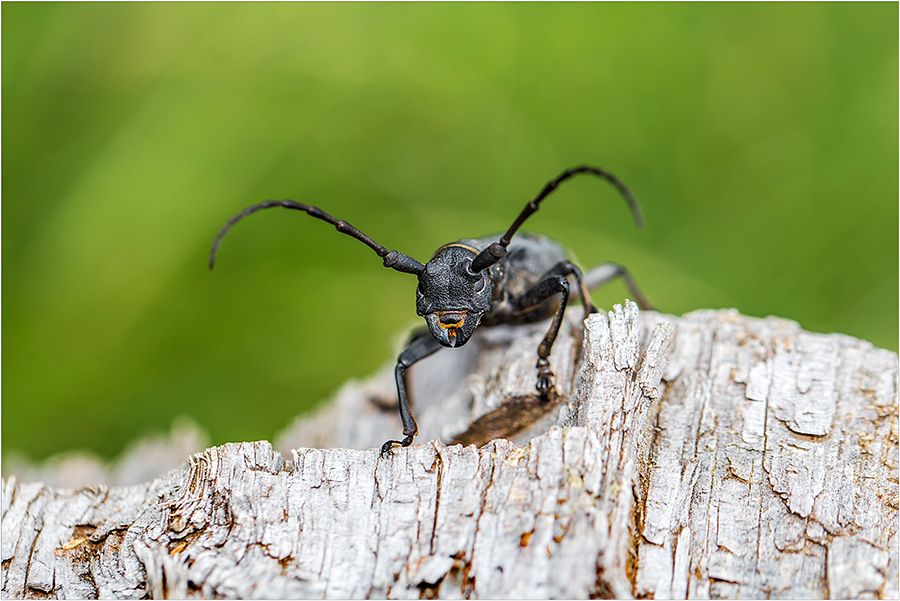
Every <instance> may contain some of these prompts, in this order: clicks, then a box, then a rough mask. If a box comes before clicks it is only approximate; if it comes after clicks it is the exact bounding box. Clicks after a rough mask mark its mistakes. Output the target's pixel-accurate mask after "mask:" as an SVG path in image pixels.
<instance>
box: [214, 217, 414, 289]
mask: <svg viewBox="0 0 900 601" xmlns="http://www.w3.org/2000/svg"><path fill="white" fill-rule="evenodd" d="M272 207H284V208H285V209H295V210H298V211H305V212H306V213H308V214H309V215H312V216H313V217H315V218H316V219H321V220H322V221H326V222H328V223H330V224H331V225H333V226H334V227H335V229H336V230H337V231H339V232H341V233H342V234H347V235H348V236H352V237H354V238H356V239H357V240H359V241H360V242H362V243H363V244H365V245H366V246H368V247H369V248H371V249H372V250H374V251H375V253H376V254H377V255H378V256H379V257H381V258H382V259H384V266H385V267H390V268H391V269H395V270H397V271H400V272H403V273H412V274H415V275H418V274H420V273H422V272H423V271H424V270H425V266H424V265H422V264H421V263H419V262H418V261H416V260H415V259H413V258H412V257H410V256H409V255H405V254H403V253H401V252H397V251H396V250H391V251H389V250H388V249H386V248H385V247H383V246H382V245H380V244H378V243H377V242H375V241H374V240H372V238H370V237H369V236H367V235H366V234H364V233H362V232H361V231H359V230H358V229H356V228H355V227H353V226H352V225H350V224H349V223H347V222H346V221H344V220H342V219H335V218H334V217H332V216H331V215H329V214H328V213H326V212H325V211H323V210H322V209H320V208H319V207H314V206H311V205H305V204H302V203H299V202H295V201H293V200H267V201H265V202H261V203H259V204H255V205H253V206H252V207H247V208H246V209H244V210H243V211H241V212H240V213H238V214H237V215H235V216H234V217H232V218H231V219H229V220H228V223H226V224H225V225H224V226H222V229H220V230H219V234H218V235H217V236H216V239H215V241H214V242H213V245H212V249H210V251H209V268H210V270H212V268H213V267H215V264H216V254H217V253H218V252H219V245H221V244H222V239H223V238H224V237H225V234H227V233H228V230H230V229H231V228H232V227H233V226H234V224H236V223H237V222H238V221H240V220H241V219H243V218H244V217H246V216H248V215H252V214H253V213H256V212H257V211H261V210H263V209H270V208H272Z"/></svg>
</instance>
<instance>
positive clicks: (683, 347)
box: [0, 303, 900, 598]
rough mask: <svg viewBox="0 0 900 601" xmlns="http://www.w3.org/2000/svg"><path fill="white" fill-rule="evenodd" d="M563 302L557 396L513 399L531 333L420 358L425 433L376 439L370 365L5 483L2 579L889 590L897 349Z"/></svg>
mask: <svg viewBox="0 0 900 601" xmlns="http://www.w3.org/2000/svg"><path fill="white" fill-rule="evenodd" d="M577 311H578V312H579V313H580V309H578V310H577ZM579 318H580V315H578V313H575V312H573V313H571V316H570V320H569V322H568V325H567V326H566V327H565V328H563V331H562V332H561V335H560V339H559V340H558V341H557V345H556V346H555V347H554V352H553V364H552V365H553V369H554V373H555V374H556V378H557V380H556V384H557V388H558V390H559V392H560V397H559V398H558V399H557V401H556V402H555V403H553V402H551V403H545V404H544V405H543V406H542V405H539V404H536V403H535V399H534V398H533V397H529V395H531V394H532V390H533V387H534V361H535V359H536V354H535V349H536V348H537V343H538V341H539V340H540V338H541V336H542V335H543V332H542V331H541V330H540V328H519V329H509V330H507V331H504V330H500V331H498V332H496V333H494V334H491V335H489V336H484V337H482V338H481V340H480V341H476V340H475V339H473V340H472V342H470V345H469V346H467V347H466V348H464V349H460V350H459V351H458V352H457V351H454V352H445V353H439V354H438V355H436V356H435V357H433V358H429V359H428V360H426V361H423V362H422V365H421V366H420V365H417V366H416V367H414V368H413V369H412V370H411V374H412V375H413V388H412V389H413V395H414V399H415V405H414V411H415V412H416V416H417V418H418V420H419V425H420V435H419V437H418V439H417V443H418V444H414V445H413V446H412V447H410V448H407V449H395V450H394V451H393V452H392V454H391V455H390V456H389V457H380V456H379V454H378V449H379V447H380V445H381V443H382V442H383V441H384V440H385V439H386V438H388V437H390V436H391V435H394V434H396V431H397V430H398V429H399V420H398V418H397V415H396V393H395V392H393V385H392V382H391V379H392V373H391V371H392V370H389V369H385V370H384V371H383V372H381V373H380V374H378V375H377V376H376V377H375V378H373V379H372V380H370V381H368V382H364V383H351V384H348V385H347V386H346V387H345V388H344V389H343V390H342V391H341V392H340V393H339V394H338V395H337V397H336V398H335V399H334V401H333V402H332V403H331V404H330V405H329V406H328V407H327V408H326V409H324V410H323V411H321V412H320V413H319V414H317V415H315V416H313V417H311V418H308V419H306V420H303V421H300V422H298V423H297V424H295V425H293V426H292V427H290V428H289V429H288V430H287V431H286V432H285V433H284V434H283V435H282V436H281V437H280V441H279V442H278V444H277V447H278V448H279V449H280V450H281V452H279V451H276V450H275V449H273V447H272V445H271V444H269V443H268V442H256V443H241V444H227V445H223V446H220V447H214V448H210V449H207V450H206V451H203V452H201V453H197V454H195V455H193V456H192V457H190V459H189V460H188V461H187V462H185V463H184V464H183V465H181V466H180V467H177V468H176V469H173V470H171V471H169V472H168V473H166V474H164V475H161V476H159V477H158V478H156V479H154V480H152V481H150V482H145V483H142V484H135V485H132V486H128V487H107V486H100V485H94V486H86V487H83V488H78V489H74V488H52V487H48V486H45V485H43V484H41V483H26V482H19V481H18V480H17V479H16V478H15V477H9V478H8V479H7V480H6V481H5V483H4V486H3V490H2V503H3V505H2V511H3V517H2V535H3V536H2V547H0V551H2V557H0V559H2V568H3V574H2V592H3V595H4V597H7V598H9V597H65V598H92V597H101V598H142V597H147V596H151V597H181V598H183V597H229V598H423V597H424V598H459V597H467V598H485V597H492V598H558V597H563V598H586V597H615V598H628V597H632V596H637V597H656V598H770V597H771V598H789V597H803V598H828V597H831V598H896V597H897V595H898V569H900V559H898V551H897V545H898V539H897V527H898V525H897V515H898V512H897V510H898V434H897V356H896V355H895V354H894V353H891V352H889V351H885V350H882V349H877V348H874V347H872V345H870V344H868V343H866V342H863V341H859V340H856V339H853V338H850V337H847V336H842V335H823V334H812V333H808V332H804V331H802V330H801V329H800V328H799V327H798V326H797V324H795V323H793V322H789V321H786V320H782V319H776V318H768V319H754V318H747V317H743V316H741V315H739V314H737V313H736V312H733V311H718V312H716V311H698V312H695V313H691V314H688V315H686V316H684V317H681V318H674V317H669V316H664V315H659V314H656V313H652V312H649V313H644V314H639V313H638V310H637V307H636V306H635V305H634V304H632V303H626V305H625V306H624V307H620V306H616V307H615V308H614V310H613V311H611V312H610V313H609V314H608V315H593V316H591V318H590V319H589V320H588V321H587V322H586V324H585V327H584V334H582V328H581V325H580V323H578V322H579ZM582 335H583V336H584V341H583V344H582ZM509 399H513V401H512V402H510V403H508V404H506V403H504V401H505V400H506V401H508V400H509ZM498 433H499V434H498ZM495 436H503V437H505V438H497V439H494V437H495ZM454 439H457V440H466V441H471V442H476V443H477V445H481V446H477V445H476V444H472V445H469V446H462V445H459V444H455V445H449V446H448V445H447V444H444V443H442V442H440V440H444V441H451V440H454ZM329 447H330V448H329Z"/></svg>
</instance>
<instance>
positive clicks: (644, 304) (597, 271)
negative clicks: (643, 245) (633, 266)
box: [582, 263, 653, 311]
mask: <svg viewBox="0 0 900 601" xmlns="http://www.w3.org/2000/svg"><path fill="white" fill-rule="evenodd" d="M616 278H622V282H623V283H624V284H625V287H626V288H628V292H630V293H631V294H632V295H633V296H634V300H635V302H636V303H637V304H638V307H640V308H641V309H644V310H647V311H652V310H653V305H652V304H650V301H648V300H647V297H646V296H644V293H643V292H641V289H640V288H638V286H637V283H636V282H635V281H634V278H632V277H631V273H629V272H628V270H627V269H626V268H625V266H624V265H619V264H618V263H603V264H602V265H598V266H597V267H594V268H593V269H591V270H590V271H589V272H587V274H586V275H585V276H584V278H583V284H582V285H583V286H584V287H585V288H586V289H594V288H599V287H600V286H603V285H604V284H607V283H609V282H611V281H613V280H614V279H616Z"/></svg>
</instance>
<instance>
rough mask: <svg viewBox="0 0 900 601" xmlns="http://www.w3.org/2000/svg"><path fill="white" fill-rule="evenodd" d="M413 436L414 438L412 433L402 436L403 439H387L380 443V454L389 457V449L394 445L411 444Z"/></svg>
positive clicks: (403, 445) (406, 445) (404, 445)
mask: <svg viewBox="0 0 900 601" xmlns="http://www.w3.org/2000/svg"><path fill="white" fill-rule="evenodd" d="M413 438H415V435H414V434H411V435H409V436H407V437H406V438H404V439H403V440H389V441H387V442H386V443H384V444H383V445H381V456H382V457H389V456H390V454H391V449H393V448H394V447H408V446H409V445H411V444H412V441H413Z"/></svg>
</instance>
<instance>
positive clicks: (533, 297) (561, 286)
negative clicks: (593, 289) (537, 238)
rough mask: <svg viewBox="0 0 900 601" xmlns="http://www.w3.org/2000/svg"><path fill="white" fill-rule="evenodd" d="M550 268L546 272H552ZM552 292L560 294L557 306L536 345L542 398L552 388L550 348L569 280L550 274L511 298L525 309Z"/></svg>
mask: <svg viewBox="0 0 900 601" xmlns="http://www.w3.org/2000/svg"><path fill="white" fill-rule="evenodd" d="M553 271H555V269H554V270H550V272H548V273H552V272H553ZM554 294H560V295H561V296H560V299H559V307H558V308H557V309H556V313H555V314H554V315H553V321H551V322H550V329H549V330H548V331H547V333H546V334H545V335H544V339H543V340H541V344H540V345H539V346H538V360H537V364H536V365H535V367H537V370H538V375H537V390H538V393H540V395H541V397H542V398H544V399H547V398H549V393H550V391H551V390H552V389H553V372H552V371H551V370H550V361H549V358H550V350H551V349H552V348H553V343H554V342H555V341H556V336H557V334H559V327H560V325H561V324H562V320H563V315H565V312H566V305H567V304H568V302H569V280H567V279H566V276H564V275H551V276H549V277H547V278H545V279H543V280H541V281H540V282H538V283H537V284H535V285H534V286H533V287H532V288H531V289H530V290H528V291H527V292H525V293H524V294H522V295H521V296H519V297H518V298H516V299H514V300H513V303H514V305H515V306H517V307H518V308H519V310H520V311H527V310H529V309H531V308H534V307H536V306H537V305H540V304H541V303H542V302H544V301H546V300H547V299H548V298H550V297H551V296H553V295H554Z"/></svg>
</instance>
